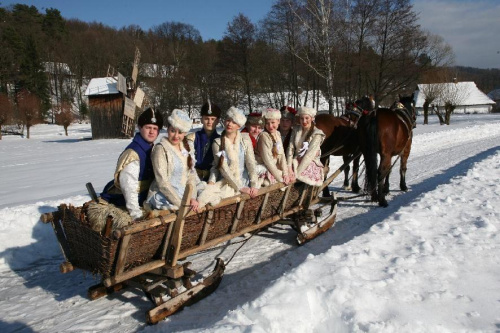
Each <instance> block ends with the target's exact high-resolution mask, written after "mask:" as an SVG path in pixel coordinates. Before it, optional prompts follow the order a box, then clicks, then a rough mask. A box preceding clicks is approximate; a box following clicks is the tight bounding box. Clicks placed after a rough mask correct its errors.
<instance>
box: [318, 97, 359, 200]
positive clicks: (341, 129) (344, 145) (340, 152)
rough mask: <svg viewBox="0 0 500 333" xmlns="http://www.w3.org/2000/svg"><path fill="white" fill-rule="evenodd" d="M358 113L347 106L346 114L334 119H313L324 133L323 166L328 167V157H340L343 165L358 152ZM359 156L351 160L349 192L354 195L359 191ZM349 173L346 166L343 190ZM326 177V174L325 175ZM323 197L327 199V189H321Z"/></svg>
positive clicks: (320, 117)
mask: <svg viewBox="0 0 500 333" xmlns="http://www.w3.org/2000/svg"><path fill="white" fill-rule="evenodd" d="M359 116H360V113H359V112H357V110H354V109H352V108H350V107H349V104H348V106H347V110H346V114H345V115H343V116H341V117H335V116H333V115H330V114H319V115H317V116H316V118H315V124H316V127H317V128H319V129H320V130H322V131H323V132H324V133H325V140H324V141H323V143H322V144H321V154H322V155H321V162H322V163H323V165H325V166H326V165H328V163H329V161H330V156H331V155H333V156H342V159H343V160H344V164H345V163H347V162H348V161H349V160H350V159H351V158H352V156H353V154H356V153H357V152H359V142H358V138H357V134H356V129H355V127H356V123H357V121H358V119H359ZM359 159H360V156H358V157H356V158H355V159H354V160H353V169H352V180H351V187H350V188H351V190H352V191H353V192H355V193H358V192H359V191H360V187H359V185H358V170H359ZM349 171H350V167H349V164H347V166H346V168H345V169H344V184H343V187H344V188H345V189H348V188H349ZM325 177H326V174H325ZM323 196H324V197H329V196H330V192H329V191H328V187H325V188H324V189H323Z"/></svg>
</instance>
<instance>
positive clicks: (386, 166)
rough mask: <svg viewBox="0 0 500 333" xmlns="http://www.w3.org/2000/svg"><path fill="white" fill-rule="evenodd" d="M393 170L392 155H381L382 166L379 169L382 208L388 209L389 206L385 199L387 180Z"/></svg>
mask: <svg viewBox="0 0 500 333" xmlns="http://www.w3.org/2000/svg"><path fill="white" fill-rule="evenodd" d="M390 168H391V155H390V154H383V153H381V154H380V165H379V168H378V205H379V206H381V207H387V206H388V205H389V204H388V203H387V200H386V199H385V195H386V193H385V192H384V190H385V180H386V178H387V179H388V176H389V172H390V171H391V170H390Z"/></svg>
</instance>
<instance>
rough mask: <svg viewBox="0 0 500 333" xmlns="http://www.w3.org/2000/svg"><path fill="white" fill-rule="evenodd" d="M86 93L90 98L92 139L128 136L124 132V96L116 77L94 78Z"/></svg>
mask: <svg viewBox="0 0 500 333" xmlns="http://www.w3.org/2000/svg"><path fill="white" fill-rule="evenodd" d="M85 95H86V96H87V97H88V99H89V111H90V112H89V113H90V122H91V127H92V139H94V140H95V139H113V138H124V137H127V136H125V135H124V134H123V133H122V121H123V103H124V96H123V93H121V92H120V91H119V90H118V80H117V78H116V77H102V78H93V79H92V80H90V82H89V85H88V86H87V89H86V90H85Z"/></svg>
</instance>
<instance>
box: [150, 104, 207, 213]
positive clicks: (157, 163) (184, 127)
mask: <svg viewBox="0 0 500 333" xmlns="http://www.w3.org/2000/svg"><path fill="white" fill-rule="evenodd" d="M191 125H192V121H191V119H190V118H189V116H188V115H187V113H186V112H184V111H183V110H179V109H175V110H173V111H172V114H171V115H170V116H169V117H168V129H167V136H166V137H163V138H162V140H161V141H160V142H159V143H158V144H156V145H155V147H154V148H153V152H152V153H151V160H152V162H153V169H154V172H155V180H154V181H153V183H152V184H151V188H150V189H149V193H148V198H147V199H146V203H147V204H148V205H149V206H150V208H152V209H170V210H178V209H179V207H180V205H181V200H182V196H183V195H184V190H185V188H186V184H188V183H191V184H192V185H193V186H194V187H195V188H196V186H197V185H198V183H199V178H198V176H197V174H196V171H195V169H194V165H195V158H194V155H193V154H194V152H193V151H191V149H190V147H189V145H188V143H187V140H185V136H186V133H187V132H189V130H190V129H191ZM189 205H190V206H191V209H193V210H195V211H197V210H198V206H199V205H198V201H197V200H196V191H194V193H193V197H192V198H191V200H190V202H189Z"/></svg>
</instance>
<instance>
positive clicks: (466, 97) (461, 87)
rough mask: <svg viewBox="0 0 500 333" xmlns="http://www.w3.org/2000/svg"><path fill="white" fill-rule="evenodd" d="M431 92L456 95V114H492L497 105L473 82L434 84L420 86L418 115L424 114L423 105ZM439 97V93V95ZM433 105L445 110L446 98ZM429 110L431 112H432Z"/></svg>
mask: <svg viewBox="0 0 500 333" xmlns="http://www.w3.org/2000/svg"><path fill="white" fill-rule="evenodd" d="M429 92H433V93H434V94H436V92H440V93H441V94H443V95H446V94H447V92H449V93H452V94H454V96H455V97H454V98H455V100H456V101H457V102H458V104H457V106H456V108H455V111H453V112H454V113H490V112H491V111H492V109H493V106H494V105H495V102H494V101H493V100H492V99H491V98H489V97H488V96H487V95H486V94H485V93H483V92H482V91H481V90H479V89H478V87H477V86H476V84H475V83H474V82H472V81H467V82H456V83H453V82H451V83H432V84H419V85H418V86H417V90H416V92H415V108H416V111H417V114H422V113H423V110H424V108H423V105H424V102H425V98H426V94H428V93H429ZM437 95H438V96H439V93H437ZM432 104H434V105H436V106H438V107H440V108H443V107H444V98H443V97H437V98H436V99H435V100H434V101H433V102H432ZM431 111H432V110H431V108H429V112H431Z"/></svg>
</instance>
